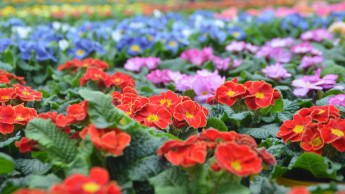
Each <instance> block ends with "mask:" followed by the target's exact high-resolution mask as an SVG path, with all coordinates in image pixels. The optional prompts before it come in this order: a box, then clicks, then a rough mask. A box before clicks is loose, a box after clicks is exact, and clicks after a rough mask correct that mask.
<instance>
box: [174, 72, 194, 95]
mask: <svg viewBox="0 0 345 194" xmlns="http://www.w3.org/2000/svg"><path fill="white" fill-rule="evenodd" d="M195 79H196V76H194V75H183V77H182V78H180V79H179V80H177V81H176V82H175V84H176V88H175V89H176V90H179V91H182V92H184V91H186V90H190V89H192V88H193V82H194V81H195Z"/></svg>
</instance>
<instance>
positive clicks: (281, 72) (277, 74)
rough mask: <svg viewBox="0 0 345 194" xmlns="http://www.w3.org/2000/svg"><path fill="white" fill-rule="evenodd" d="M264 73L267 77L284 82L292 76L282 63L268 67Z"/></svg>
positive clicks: (263, 70)
mask: <svg viewBox="0 0 345 194" xmlns="http://www.w3.org/2000/svg"><path fill="white" fill-rule="evenodd" d="M262 72H263V73H265V74H266V77H268V78H272V79H275V80H282V79H285V78H288V77H290V76H291V74H290V73H289V72H288V71H287V70H286V69H285V68H284V67H283V65H281V64H280V63H277V64H274V65H270V66H267V67H265V68H264V69H262Z"/></svg>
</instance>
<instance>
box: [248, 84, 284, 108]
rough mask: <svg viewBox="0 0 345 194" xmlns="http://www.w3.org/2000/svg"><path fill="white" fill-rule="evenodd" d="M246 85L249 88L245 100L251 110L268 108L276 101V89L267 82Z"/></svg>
mask: <svg viewBox="0 0 345 194" xmlns="http://www.w3.org/2000/svg"><path fill="white" fill-rule="evenodd" d="M244 85H245V86H246V87H247V93H246V94H245V95H244V97H243V99H244V100H245V102H246V104H247V106H248V107H249V108H250V109H253V110H256V109H258V108H261V107H268V106H269V105H270V104H271V102H272V99H274V92H275V89H273V88H272V86H271V85H270V84H268V83H266V82H265V81H254V82H246V83H244ZM276 96H277V95H276Z"/></svg>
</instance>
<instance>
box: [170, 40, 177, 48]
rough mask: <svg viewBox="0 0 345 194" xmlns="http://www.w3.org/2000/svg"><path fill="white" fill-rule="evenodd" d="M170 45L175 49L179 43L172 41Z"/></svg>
mask: <svg viewBox="0 0 345 194" xmlns="http://www.w3.org/2000/svg"><path fill="white" fill-rule="evenodd" d="M168 45H169V46H171V47H175V46H176V45H177V43H176V42H175V41H170V42H169V43H168Z"/></svg>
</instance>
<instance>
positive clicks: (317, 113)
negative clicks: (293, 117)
mask: <svg viewBox="0 0 345 194" xmlns="http://www.w3.org/2000/svg"><path fill="white" fill-rule="evenodd" d="M298 114H300V115H301V116H303V117H306V116H311V117H312V119H313V120H314V121H315V122H318V123H327V122H328V121H329V119H334V120H338V119H339V116H340V115H339V110H338V109H337V108H336V107H335V106H333V105H326V106H312V107H311V108H303V109H301V110H300V111H299V112H298Z"/></svg>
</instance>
